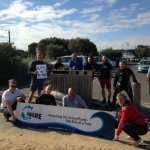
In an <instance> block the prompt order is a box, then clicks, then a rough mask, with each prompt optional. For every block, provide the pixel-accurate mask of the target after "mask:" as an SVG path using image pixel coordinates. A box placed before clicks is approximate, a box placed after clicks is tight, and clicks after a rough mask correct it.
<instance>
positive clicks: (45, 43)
mask: <svg viewBox="0 0 150 150" xmlns="http://www.w3.org/2000/svg"><path fill="white" fill-rule="evenodd" d="M68 42H69V41H68V40H65V39H61V38H56V37H53V38H46V39H43V40H41V41H40V42H39V44H38V48H39V49H40V50H41V51H42V52H43V53H44V54H45V53H50V52H48V50H52V45H53V46H54V45H55V50H56V47H58V49H60V47H61V48H62V51H63V52H61V53H63V54H64V53H65V55H67V54H68ZM48 47H51V48H48ZM58 51H59V50H58ZM54 53H55V52H53V54H54ZM56 53H57V52H56ZM50 57H51V58H52V57H55V56H52V53H51V55H50Z"/></svg>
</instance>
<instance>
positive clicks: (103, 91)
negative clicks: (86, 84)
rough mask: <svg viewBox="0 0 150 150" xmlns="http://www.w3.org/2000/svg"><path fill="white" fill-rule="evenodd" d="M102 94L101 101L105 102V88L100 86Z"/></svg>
mask: <svg viewBox="0 0 150 150" xmlns="http://www.w3.org/2000/svg"><path fill="white" fill-rule="evenodd" d="M102 96H103V103H105V102H106V98H105V89H104V88H102Z"/></svg>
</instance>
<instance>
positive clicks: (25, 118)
mask: <svg viewBox="0 0 150 150" xmlns="http://www.w3.org/2000/svg"><path fill="white" fill-rule="evenodd" d="M26 109H27V110H32V109H33V107H31V106H30V105H28V106H25V107H24V108H23V109H22V110H23V111H24V110H26ZM21 117H22V119H23V120H29V119H31V116H28V115H26V114H25V113H24V112H22V113H21Z"/></svg>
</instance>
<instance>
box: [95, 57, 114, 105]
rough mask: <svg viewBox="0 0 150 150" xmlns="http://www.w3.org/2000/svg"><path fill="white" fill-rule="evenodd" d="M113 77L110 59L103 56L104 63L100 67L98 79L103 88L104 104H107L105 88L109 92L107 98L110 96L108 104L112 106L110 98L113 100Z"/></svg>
mask: <svg viewBox="0 0 150 150" xmlns="http://www.w3.org/2000/svg"><path fill="white" fill-rule="evenodd" d="M111 76H112V65H111V64H110V63H109V62H108V59H107V57H106V56H102V63H101V64H100V67H99V75H98V79H99V81H100V85H101V88H102V96H103V100H102V103H106V96H105V88H106V90H107V96H108V99H107V100H108V104H111V102H110V98H111Z"/></svg>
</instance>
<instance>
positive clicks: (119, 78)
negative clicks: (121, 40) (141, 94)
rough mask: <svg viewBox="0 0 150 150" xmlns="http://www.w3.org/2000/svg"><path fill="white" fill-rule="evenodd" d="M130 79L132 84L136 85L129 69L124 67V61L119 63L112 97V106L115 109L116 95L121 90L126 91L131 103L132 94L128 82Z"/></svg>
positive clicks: (135, 80)
mask: <svg viewBox="0 0 150 150" xmlns="http://www.w3.org/2000/svg"><path fill="white" fill-rule="evenodd" d="M130 77H132V80H133V84H134V85H136V84H137V79H136V77H135V75H134V73H133V71H132V70H131V69H130V68H127V67H126V63H125V62H124V61H120V62H119V69H118V70H117V72H116V75H115V78H114V83H113V87H114V90H115V92H114V95H113V102H112V106H114V107H115V104H116V95H117V94H118V93H119V92H121V91H122V90H124V91H126V92H127V93H128V95H129V98H130V100H131V101H133V93H132V87H131V82H130Z"/></svg>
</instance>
